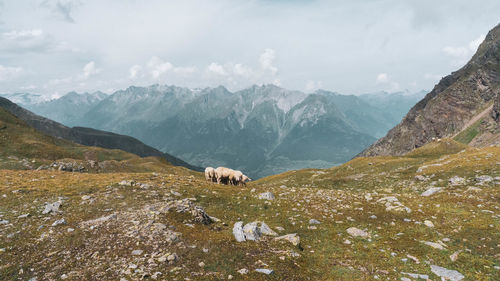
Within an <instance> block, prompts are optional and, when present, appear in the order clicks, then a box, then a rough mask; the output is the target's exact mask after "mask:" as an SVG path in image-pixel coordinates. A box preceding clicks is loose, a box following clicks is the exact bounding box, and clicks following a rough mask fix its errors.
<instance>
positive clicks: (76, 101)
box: [16, 92, 106, 127]
mask: <svg viewBox="0 0 500 281" xmlns="http://www.w3.org/2000/svg"><path fill="white" fill-rule="evenodd" d="M105 97H106V94H104V93H102V92H95V93H83V94H78V93H76V92H70V93H68V94H66V95H64V96H62V97H60V98H58V99H55V100H51V101H44V102H38V103H26V102H22V101H21V102H16V103H17V104H20V105H22V106H24V107H25V108H26V109H28V110H30V111H32V112H36V113H37V114H39V115H41V116H44V117H46V118H49V119H51V120H65V122H64V124H65V125H66V126H69V127H72V126H76V125H78V123H79V121H80V119H81V118H82V117H83V113H85V112H87V111H89V110H90V109H91V108H93V107H94V106H95V105H97V104H98V103H99V102H100V101H101V100H103V99H104V98H105Z"/></svg>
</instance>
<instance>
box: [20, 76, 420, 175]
mask: <svg viewBox="0 0 500 281" xmlns="http://www.w3.org/2000/svg"><path fill="white" fill-rule="evenodd" d="M423 95H424V92H418V93H414V94H409V93H406V92H400V93H391V94H390V93H386V92H379V93H372V94H364V95H360V96H355V95H341V94H338V93H334V92H329V91H324V90H318V91H316V92H314V93H303V92H300V91H292V90H287V89H283V88H280V87H277V86H275V85H262V86H256V85H255V86H252V87H249V88H247V89H244V90H241V91H237V92H231V91H229V90H227V89H226V88H224V87H222V86H220V87H217V88H205V89H194V90H193V89H188V88H182V87H176V86H166V85H152V86H149V87H135V86H132V87H129V88H127V89H125V90H120V91H117V92H115V93H113V94H111V95H106V94H103V93H102V92H95V93H83V94H78V93H75V92H70V93H68V94H67V95H65V96H63V97H61V98H58V99H54V100H50V101H40V100H39V99H36V98H32V99H30V98H29V94H25V93H23V94H18V96H19V97H17V96H16V95H15V94H13V95H10V98H11V99H12V98H14V99H16V98H18V100H19V104H20V105H21V106H23V107H25V108H27V109H29V110H31V111H33V112H34V113H36V114H39V115H41V116H44V117H47V118H50V119H52V120H55V121H57V122H60V123H62V124H64V125H66V126H69V127H73V126H84V127H90V128H95V129H99V130H105V131H110V132H114V133H118V134H124V135H129V136H132V137H134V138H137V139H139V140H141V141H142V142H144V143H146V144H147V145H149V146H152V147H154V148H156V149H158V150H161V151H163V152H165V153H167V154H170V155H175V156H176V157H178V158H180V159H183V160H185V161H186V162H189V163H191V164H193V165H195V166H201V167H204V166H228V167H232V168H236V169H240V170H243V171H245V172H246V173H247V174H249V175H250V176H251V177H254V178H259V177H263V176H268V175H271V174H276V173H280V172H284V171H288V170H292V169H301V168H306V167H314V168H327V167H331V166H334V165H338V164H340V163H343V162H345V161H347V160H349V159H351V158H352V157H353V156H355V155H356V154H357V153H359V152H360V151H362V150H363V149H365V148H366V147H368V146H369V145H370V144H372V143H373V142H375V141H376V139H377V138H379V137H381V136H383V135H384V134H385V133H386V132H387V131H388V130H389V129H390V128H392V127H393V126H394V125H395V124H397V123H398V122H399V121H400V120H401V118H402V117H403V115H404V113H405V112H406V111H407V110H408V109H409V108H410V107H411V106H412V105H413V104H415V103H416V102H417V101H418V100H419V99H420V98H421V97H422V96H423ZM21 97H22V99H21Z"/></svg>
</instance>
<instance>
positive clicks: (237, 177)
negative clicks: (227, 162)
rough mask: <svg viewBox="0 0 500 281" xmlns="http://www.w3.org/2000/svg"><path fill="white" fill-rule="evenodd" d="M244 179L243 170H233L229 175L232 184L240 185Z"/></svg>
mask: <svg viewBox="0 0 500 281" xmlns="http://www.w3.org/2000/svg"><path fill="white" fill-rule="evenodd" d="M242 180H243V173H242V172H241V171H233V172H232V173H231V174H230V175H229V182H230V184H232V185H240V184H241V181H242Z"/></svg>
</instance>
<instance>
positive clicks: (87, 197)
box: [82, 195, 92, 201]
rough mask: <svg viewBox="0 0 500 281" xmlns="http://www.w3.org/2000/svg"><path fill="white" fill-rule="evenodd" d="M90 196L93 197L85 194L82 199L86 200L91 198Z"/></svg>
mask: <svg viewBox="0 0 500 281" xmlns="http://www.w3.org/2000/svg"><path fill="white" fill-rule="evenodd" d="M90 198H92V197H91V196H90V195H83V196H82V200H83V201H85V200H89V199H90Z"/></svg>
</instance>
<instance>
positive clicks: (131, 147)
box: [0, 97, 201, 170]
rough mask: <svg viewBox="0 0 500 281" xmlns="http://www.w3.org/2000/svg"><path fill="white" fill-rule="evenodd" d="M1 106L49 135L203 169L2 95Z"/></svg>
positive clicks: (121, 136)
mask: <svg viewBox="0 0 500 281" xmlns="http://www.w3.org/2000/svg"><path fill="white" fill-rule="evenodd" d="M0 108H3V109H5V110H7V111H9V112H10V113H12V114H14V115H15V116H16V117H18V118H19V119H21V120H23V121H24V122H26V123H27V124H28V125H30V126H31V127H33V128H35V129H37V130H39V131H40V132H43V133H45V134H47V135H49V136H53V137H56V138H61V139H65V140H69V141H72V142H75V143H78V144H82V145H87V146H97V147H103V148H109V149H121V150H123V151H127V152H130V153H133V154H136V155H138V156H141V157H148V156H157V157H162V158H165V159H166V160H167V161H168V162H169V163H171V164H173V165H176V166H183V167H186V168H189V169H193V170H201V168H199V167H196V166H192V165H189V164H188V163H186V162H184V161H182V160H180V159H178V158H176V157H173V156H171V155H168V154H166V153H163V152H161V151H159V150H157V149H154V148H152V147H150V146H147V145H145V144H143V143H142V142H140V141H139V140H137V139H134V138H132V137H129V136H124V135H119V134H114V133H110V132H105V131H99V130H95V129H91V128H83V127H74V128H69V127H66V126H64V125H62V124H59V123H57V122H55V121H52V120H50V119H47V118H44V117H41V116H38V115H36V114H34V113H32V112H30V111H28V110H25V109H24V108H22V107H20V106H17V105H16V104H14V103H12V102H10V101H9V100H7V99H5V98H2V97H0Z"/></svg>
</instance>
